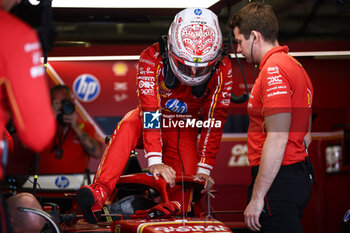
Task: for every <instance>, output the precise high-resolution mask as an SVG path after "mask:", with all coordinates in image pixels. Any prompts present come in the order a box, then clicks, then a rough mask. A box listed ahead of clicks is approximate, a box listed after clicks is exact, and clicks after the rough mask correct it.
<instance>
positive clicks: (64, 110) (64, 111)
mask: <svg viewBox="0 0 350 233" xmlns="http://www.w3.org/2000/svg"><path fill="white" fill-rule="evenodd" d="M61 105H62V107H61V113H60V114H58V115H57V121H58V123H60V124H62V125H63V124H64V121H63V116H64V115H70V114H72V113H73V112H74V111H75V105H74V103H73V102H71V101H70V100H68V99H64V100H62V102H61Z"/></svg>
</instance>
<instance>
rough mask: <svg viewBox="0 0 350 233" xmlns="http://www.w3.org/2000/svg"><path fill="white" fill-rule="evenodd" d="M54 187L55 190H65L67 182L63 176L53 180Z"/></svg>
mask: <svg viewBox="0 0 350 233" xmlns="http://www.w3.org/2000/svg"><path fill="white" fill-rule="evenodd" d="M55 185H56V186H57V188H61V189H65V188H67V187H68V186H69V180H68V178H67V177H65V176H59V177H57V178H56V180H55Z"/></svg>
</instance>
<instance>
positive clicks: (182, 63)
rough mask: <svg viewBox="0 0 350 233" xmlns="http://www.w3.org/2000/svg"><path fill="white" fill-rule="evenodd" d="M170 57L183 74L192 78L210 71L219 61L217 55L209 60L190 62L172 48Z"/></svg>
mask: <svg viewBox="0 0 350 233" xmlns="http://www.w3.org/2000/svg"><path fill="white" fill-rule="evenodd" d="M169 57H170V59H171V60H172V62H173V64H174V65H175V66H176V67H177V69H178V71H179V72H180V73H181V74H183V75H186V76H189V77H192V78H195V77H201V76H203V75H206V74H208V73H210V72H211V71H212V70H213V68H214V67H215V65H216V62H217V61H218V57H216V58H215V59H213V60H211V61H208V62H200V61H198V62H190V61H186V60H184V59H182V58H180V57H179V56H177V55H176V54H175V53H173V52H172V51H171V50H170V51H169Z"/></svg>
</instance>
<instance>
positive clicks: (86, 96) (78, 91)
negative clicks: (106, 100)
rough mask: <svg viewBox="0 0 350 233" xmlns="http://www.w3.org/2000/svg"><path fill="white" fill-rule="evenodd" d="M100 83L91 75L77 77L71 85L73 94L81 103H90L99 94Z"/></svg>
mask: <svg viewBox="0 0 350 233" xmlns="http://www.w3.org/2000/svg"><path fill="white" fill-rule="evenodd" d="M100 89H101V86H100V83H99V82H98V80H97V78H96V77H94V76H93V75H91V74H82V75H79V76H78V77H77V78H76V79H75V81H74V83H73V91H74V94H75V95H76V96H77V97H78V99H80V100H81V101H83V102H90V101H93V100H94V99H96V98H97V96H98V95H99V94H100Z"/></svg>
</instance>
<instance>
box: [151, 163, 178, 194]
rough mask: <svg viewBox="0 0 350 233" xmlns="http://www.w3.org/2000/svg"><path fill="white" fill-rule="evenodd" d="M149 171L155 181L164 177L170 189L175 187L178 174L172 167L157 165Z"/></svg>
mask: <svg viewBox="0 0 350 233" xmlns="http://www.w3.org/2000/svg"><path fill="white" fill-rule="evenodd" d="M149 171H150V172H151V173H152V174H153V177H154V179H155V180H158V176H162V177H163V178H164V179H165V181H166V182H167V183H168V184H169V186H170V188H172V187H174V186H175V176H176V172H175V171H174V169H173V168H172V167H170V166H168V165H165V164H155V165H152V166H150V167H149Z"/></svg>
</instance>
